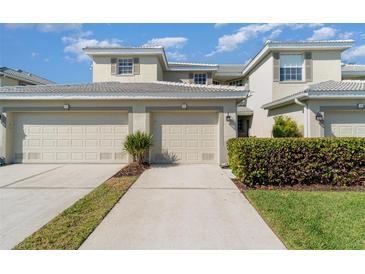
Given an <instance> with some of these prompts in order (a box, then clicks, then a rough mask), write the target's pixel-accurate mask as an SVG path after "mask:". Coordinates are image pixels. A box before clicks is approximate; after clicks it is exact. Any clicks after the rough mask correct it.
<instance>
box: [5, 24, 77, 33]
mask: <svg viewBox="0 0 365 274" xmlns="http://www.w3.org/2000/svg"><path fill="white" fill-rule="evenodd" d="M81 26H82V24H60V23H59V24H5V27H6V28H8V29H11V30H14V29H29V28H35V29H36V30H37V31H40V32H63V31H73V30H81Z"/></svg>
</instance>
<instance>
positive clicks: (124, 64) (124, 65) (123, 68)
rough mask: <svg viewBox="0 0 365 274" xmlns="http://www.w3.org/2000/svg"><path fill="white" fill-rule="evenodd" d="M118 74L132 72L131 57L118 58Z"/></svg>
mask: <svg viewBox="0 0 365 274" xmlns="http://www.w3.org/2000/svg"><path fill="white" fill-rule="evenodd" d="M118 74H133V58H125V59H118Z"/></svg>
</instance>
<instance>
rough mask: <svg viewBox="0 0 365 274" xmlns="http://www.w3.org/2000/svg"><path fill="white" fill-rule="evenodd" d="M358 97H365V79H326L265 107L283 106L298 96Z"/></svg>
mask: <svg viewBox="0 0 365 274" xmlns="http://www.w3.org/2000/svg"><path fill="white" fill-rule="evenodd" d="M333 96H334V97H338V96H339V97H341V98H342V97H345V98H346V97H347V98H350V97H356V98H362V99H365V81H361V80H344V81H333V80H330V81H326V82H321V83H317V84H313V85H310V86H309V87H308V88H306V89H304V90H302V91H300V92H297V93H294V94H291V95H289V96H285V97H283V98H280V99H277V100H274V101H272V102H270V103H267V104H264V105H263V106H262V107H263V108H264V109H270V108H273V107H277V106H281V105H284V104H287V103H288V102H292V101H293V100H294V99H296V98H303V97H317V98H330V97H333Z"/></svg>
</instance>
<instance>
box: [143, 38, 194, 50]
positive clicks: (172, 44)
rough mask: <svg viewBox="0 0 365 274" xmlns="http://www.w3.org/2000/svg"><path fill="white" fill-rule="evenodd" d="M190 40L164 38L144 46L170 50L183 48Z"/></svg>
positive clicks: (152, 40)
mask: <svg viewBox="0 0 365 274" xmlns="http://www.w3.org/2000/svg"><path fill="white" fill-rule="evenodd" d="M187 41H188V39H187V38H185V37H163V38H153V39H151V40H149V41H147V43H145V44H144V45H143V46H145V47H153V46H162V47H164V48H166V49H168V48H182V47H183V46H185V44H186V43H187Z"/></svg>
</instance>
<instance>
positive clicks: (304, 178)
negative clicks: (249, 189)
mask: <svg viewBox="0 0 365 274" xmlns="http://www.w3.org/2000/svg"><path fill="white" fill-rule="evenodd" d="M227 145H228V155H229V166H230V167H231V168H232V171H233V173H234V174H235V175H236V176H237V178H238V179H239V180H240V181H241V182H242V183H245V184H247V185H250V186H254V185H276V186H280V185H295V184H330V185H337V186H349V185H364V184H365V138H278V139H275V138H235V139H230V140H229V141H228V143H227Z"/></svg>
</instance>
